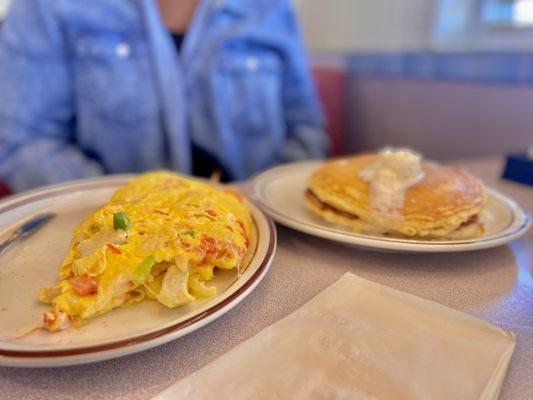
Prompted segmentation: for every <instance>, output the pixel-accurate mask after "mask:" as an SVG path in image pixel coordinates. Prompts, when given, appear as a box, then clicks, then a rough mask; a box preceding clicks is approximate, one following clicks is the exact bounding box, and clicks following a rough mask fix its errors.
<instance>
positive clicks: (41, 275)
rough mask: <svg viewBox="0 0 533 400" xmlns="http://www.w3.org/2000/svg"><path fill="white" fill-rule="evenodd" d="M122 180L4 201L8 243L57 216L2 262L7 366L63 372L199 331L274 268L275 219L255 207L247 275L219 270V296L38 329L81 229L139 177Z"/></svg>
mask: <svg viewBox="0 0 533 400" xmlns="http://www.w3.org/2000/svg"><path fill="white" fill-rule="evenodd" d="M131 177H132V176H131V175H115V176H108V177H101V178H95V179H88V180H82V181H74V182H70V183H66V184H60V185H55V186H50V187H46V188H42V189H38V190H34V191H31V192H27V193H23V194H21V195H18V196H14V197H11V198H8V199H6V200H4V201H2V202H0V242H2V241H3V240H4V239H6V238H7V236H9V234H10V232H11V231H12V230H13V228H14V227H15V226H18V225H19V224H20V223H21V221H24V220H27V219H28V218H31V217H32V216H33V215H35V214H37V213H40V212H45V211H46V212H54V213H56V214H57V216H56V217H55V218H53V219H52V220H51V221H49V222H48V223H47V224H46V225H44V226H43V227H42V228H41V229H39V230H38V231H37V232H35V233H34V234H33V235H31V236H30V237H28V238H26V239H23V240H21V241H20V242H19V243H16V244H14V245H12V246H11V247H10V248H8V250H7V251H6V252H4V253H3V254H2V255H1V256H0V321H1V324H0V365H3V366H13V367H58V366H66V365H76V364H85V363H90V362H95V361H101V360H106V359H111V358H116V357H121V356H125V355H128V354H133V353H137V352H139V351H143V350H146V349H149V348H153V347H156V346H159V345H161V344H164V343H167V342H169V341H171V340H174V339H176V338H178V337H181V336H184V335H186V334H188V333H191V332H193V331H195V330H196V329H199V328H200V327H202V326H204V325H206V324H207V323H209V322H211V321H213V320H215V319H216V318H218V317H220V316H221V315H223V314H224V313H226V312H227V311H229V310H230V309H232V308H233V307H235V306H236V305H237V304H238V303H240V302H241V301H242V300H244V299H245V298H246V296H248V295H249V294H250V293H251V292H252V291H253V290H254V289H255V287H256V286H257V285H258V284H259V282H260V281H261V280H262V279H263V277H264V276H265V274H266V273H267V271H268V270H269V268H270V265H271V263H272V260H273V258H274V253H275V249H276V230H275V227H274V224H273V222H272V220H271V219H270V218H269V217H268V216H266V215H265V214H264V213H263V212H262V211H261V210H260V209H259V208H257V207H256V206H254V205H253V204H252V203H250V208H251V210H252V216H253V220H254V229H253V234H252V238H251V240H250V245H249V247H248V251H247V254H246V256H245V260H244V262H243V265H242V266H241V274H240V275H239V274H238V273H237V271H236V270H218V271H217V273H216V274H215V279H214V280H213V281H212V285H214V286H215V287H216V288H217V295H216V296H215V297H213V298H210V299H200V300H196V301H195V302H193V303H190V304H187V305H184V306H181V307H177V308H174V309H169V308H166V307H164V306H162V305H161V304H159V303H157V302H155V301H144V302H142V303H139V304H136V305H133V306H130V307H126V308H119V309H115V310H113V311H112V312H110V313H108V314H105V315H103V316H100V317H96V318H93V319H91V320H90V321H88V322H87V323H86V324H84V325H83V326H81V327H78V328H69V329H65V330H63V331H60V332H54V333H49V332H45V331H38V330H37V331H36V332H34V333H31V334H28V332H31V331H32V330H33V329H34V328H36V327H38V326H40V325H41V323H42V315H43V312H44V311H47V310H48V306H47V305H44V304H41V303H39V301H38V299H37V295H38V291H39V289H40V288H41V287H46V286H50V285H51V284H53V283H54V282H55V281H56V280H57V270H58V266H59V265H60V263H61V261H62V259H63V257H64V256H65V254H66V253H67V251H68V248H69V244H70V240H71V235H72V232H73V231H74V229H75V227H76V226H77V225H78V224H79V223H80V222H81V221H82V220H83V219H84V218H85V217H86V216H88V215H89V214H90V213H91V212H92V211H94V210H95V209H96V208H98V207H100V206H101V205H103V204H104V203H106V202H107V201H108V200H109V199H110V197H111V196H112V194H113V193H114V191H115V190H116V189H117V188H118V187H120V186H121V185H123V184H124V183H126V182H127V181H128V180H129V179H131Z"/></svg>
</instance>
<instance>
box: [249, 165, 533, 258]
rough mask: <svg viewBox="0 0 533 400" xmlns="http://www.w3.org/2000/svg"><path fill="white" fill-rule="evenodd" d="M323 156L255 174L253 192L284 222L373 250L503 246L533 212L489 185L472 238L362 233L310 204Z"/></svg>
mask: <svg viewBox="0 0 533 400" xmlns="http://www.w3.org/2000/svg"><path fill="white" fill-rule="evenodd" d="M321 164H322V162H320V161H311V162H302V163H294V164H287V165H283V166H280V167H276V168H272V169H270V170H268V171H265V172H263V173H261V174H259V175H258V176H257V177H255V178H254V179H253V181H252V182H251V185H250V190H249V192H250V193H251V195H252V197H253V198H254V199H255V201H256V202H257V204H258V205H260V206H261V208H263V210H265V211H266V212H267V213H268V214H269V215H270V216H271V217H272V218H274V219H275V220H276V221H277V222H279V223H280V224H283V225H286V226H288V227H290V228H293V229H296V230H298V231H300V232H304V233H308V234H310V235H314V236H318V237H321V238H324V239H328V240H332V241H335V242H340V243H345V244H348V245H352V246H356V247H364V248H367V249H372V250H381V251H394V252H419V253H435V252H458V251H468V250H480V249H487V248H490V247H496V246H500V245H502V244H505V243H508V242H510V241H511V240H513V239H516V238H518V237H520V236H522V235H523V234H524V233H525V232H526V231H527V230H528V228H529V226H530V224H531V217H530V215H529V214H528V213H527V211H526V210H524V209H523V208H522V207H520V206H519V205H518V204H517V203H516V202H515V201H514V200H512V199H510V198H509V197H507V196H505V195H503V194H501V193H499V192H497V191H495V190H493V189H487V194H488V203H487V205H486V208H485V210H486V211H487V213H486V214H487V215H486V216H485V217H484V219H483V220H482V222H483V223H484V226H485V233H484V234H483V235H482V236H481V237H478V238H475V239H467V240H414V239H402V238H396V237H395V238H392V237H386V236H378V235H375V236H374V235H362V234H356V233H353V232H352V231H350V230H349V229H347V228H343V227H339V226H336V225H333V224H330V223H328V222H326V221H324V220H322V219H321V218H320V217H318V216H316V215H314V214H313V213H311V211H309V210H308V209H307V206H306V205H305V201H304V192H305V190H306V189H307V182H308V180H309V177H310V176H311V174H312V173H313V172H315V171H316V170H317V168H319V167H320V165H321Z"/></svg>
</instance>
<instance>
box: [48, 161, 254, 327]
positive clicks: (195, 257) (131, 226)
mask: <svg viewBox="0 0 533 400" xmlns="http://www.w3.org/2000/svg"><path fill="white" fill-rule="evenodd" d="M251 226H252V219H251V214H250V210H249V208H248V206H247V205H246V203H245V202H244V201H243V199H242V196H240V195H239V194H238V193H237V192H235V191H232V190H227V191H222V190H219V189H216V188H215V187H213V186H210V185H208V184H205V183H201V182H198V181H194V180H190V179H187V178H184V177H182V176H180V175H178V174H175V173H171V172H164V171H162V172H152V173H148V174H145V175H141V176H140V177H138V178H136V179H134V180H132V181H131V182H130V183H128V184H127V185H125V186H124V187H122V188H120V189H119V190H118V191H117V192H116V193H115V194H114V196H113V198H112V199H111V201H110V202H109V203H108V204H106V205H105V206H103V207H101V208H100V209H98V210H96V211H95V212H94V213H93V214H92V215H90V216H89V217H88V218H87V219H85V220H84V221H83V222H82V223H81V225H80V226H79V227H78V228H77V229H76V231H75V233H74V237H73V239H72V243H71V247H70V251H69V253H68V255H67V256H66V258H65V260H64V261H63V263H62V265H61V267H60V270H59V275H60V278H61V280H60V282H59V283H58V284H56V285H55V286H53V287H50V288H44V289H41V292H40V294H39V299H40V300H41V301H42V302H44V303H47V304H51V305H52V306H51V311H50V312H47V313H45V316H44V325H45V328H46V329H48V330H50V331H55V330H58V329H62V328H65V327H68V326H69V325H70V323H71V322H75V321H79V320H85V319H87V318H91V317H94V316H96V315H101V314H104V313H107V312H109V311H110V310H112V309H114V308H116V307H120V306H122V305H127V304H132V303H137V302H140V301H142V300H144V299H145V298H150V299H154V300H156V301H158V302H160V303H161V304H163V305H165V306H167V307H177V306H180V305H182V304H186V303H190V302H191V301H194V300H195V299H196V298H202V297H211V296H214V295H215V294H216V289H215V288H214V287H210V286H208V285H206V282H208V281H210V280H211V279H213V277H214V273H215V268H221V269H232V268H238V267H239V266H240V265H241V262H242V260H243V258H244V255H245V253H246V250H247V246H248V238H249V235H250V229H251Z"/></svg>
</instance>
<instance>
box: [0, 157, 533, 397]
mask: <svg viewBox="0 0 533 400" xmlns="http://www.w3.org/2000/svg"><path fill="white" fill-rule="evenodd" d="M457 164H459V165H461V166H464V167H466V168H467V169H469V170H470V171H472V172H473V173H474V174H476V175H478V176H480V177H481V178H483V179H484V180H485V182H486V183H487V184H488V185H489V186H492V187H494V188H496V189H498V190H501V191H503V192H505V193H508V194H509V195H511V196H513V197H514V198H515V199H516V200H518V201H519V202H521V203H522V204H524V205H525V206H526V207H528V208H529V210H532V209H533V189H531V188H529V187H527V186H525V185H520V184H515V183H510V182H505V181H501V180H499V179H498V178H497V177H498V176H499V175H500V172H501V164H500V162H499V161H498V160H496V159H482V160H471V161H468V162H458V163H457ZM278 233H279V247H278V251H277V256H276V259H275V261H274V264H273V266H272V269H271V271H270V272H269V274H268V275H267V276H266V278H265V279H264V281H263V282H262V283H261V284H260V285H259V286H258V288H257V289H256V290H255V291H254V292H253V293H252V294H251V295H250V296H249V297H248V298H247V299H246V300H245V301H244V302H243V303H241V304H240V305H239V306H237V307H236V308H235V309H233V310H232V311H230V312H229V313H228V314H226V315H224V316H223V317H221V318H220V319H218V320H217V321H215V322H213V323H211V324H209V325H207V326H205V327H203V328H202V329H200V330H198V331H196V332H194V333H191V334H190V335H188V336H186V337H183V338H181V339H178V340H176V341H174V342H172V343H169V344H166V345H164V346H161V347H159V348H156V349H153V350H148V351H145V352H143V353H139V354H136V355H133V356H128V357H124V358H121V359H116V360H111V361H107V362H102V363H98V364H93V365H86V366H77V367H69V368H58V369H35V370H23V369H14V368H13V369H11V368H0V398H1V399H6V400H7V399H17V400H22V399H39V398H43V399H56V398H57V399H76V400H78V399H83V398H91V399H148V398H150V397H151V396H153V395H155V394H156V393H158V392H159V391H161V390H162V389H164V388H166V387H167V386H169V385H170V384H172V383H173V382H175V381H176V380H178V379H180V378H182V377H184V376H185V375H187V374H189V373H191V372H192V371H194V370H196V369H198V368H200V367H202V366H203V365H205V364H206V363H208V362H209V361H211V360H214V359H215V358H217V357H219V356H220V355H222V354H223V353H224V352H226V351H228V350H229V349H231V348H233V347H234V346H235V345H236V344H238V343H240V342H241V341H243V340H245V339H246V338H249V337H250V336H252V335H254V334H255V333H257V332H258V331H259V330H261V329H262V328H264V327H266V326H268V325H270V324H272V323H274V322H276V321H278V320H279V319H281V318H282V317H284V316H286V315H287V314H289V313H291V312H292V311H294V310H295V309H296V308H298V307H299V306H301V305H302V304H304V303H305V302H306V301H308V300H309V299H311V298H312V297H313V296H315V295H317V294H318V293H319V292H321V291H322V290H323V289H324V288H326V287H327V286H328V285H330V284H332V283H333V282H335V281H336V280H337V279H338V278H339V277H340V276H341V275H342V274H344V273H345V272H346V271H352V272H353V273H355V274H358V275H360V276H362V277H364V278H367V279H370V280H374V281H377V282H380V283H382V284H384V285H388V286H391V287H393V288H396V289H399V290H403V291H406V292H409V293H412V294H415V295H417V296H420V297H424V298H427V299H429V300H433V301H436V302H439V303H441V304H444V305H447V306H449V307H452V308H455V309H457V310H461V311H465V312H467V313H470V314H473V315H476V316H478V317H479V318H482V319H485V320H487V321H490V322H492V323H494V324H496V325H499V326H501V327H503V328H505V329H509V330H512V331H514V332H515V333H516V337H517V346H516V349H515V353H514V355H513V358H512V360H511V364H510V367H509V371H508V376H507V379H506V381H505V384H504V386H503V390H502V393H501V399H504V400H505V399H509V400H511V399H513V400H521V399H524V400H526V399H527V400H530V399H533V375H532V371H533V278H532V275H533V269H532V268H533V266H532V258H533V231H530V232H528V233H527V235H526V236H525V237H524V238H522V239H519V240H516V241H515V242H513V243H511V244H510V245H509V246H503V247H500V248H496V249H492V250H484V251H479V252H471V253H463V254H435V255H401V254H386V253H377V252H371V251H365V250H356V249H353V248H349V247H345V246H342V245H337V244H334V243H330V242H326V241H324V240H321V239H318V238H314V237H311V236H307V235H304V234H301V233H298V232H295V231H292V230H289V229H286V228H283V227H278Z"/></svg>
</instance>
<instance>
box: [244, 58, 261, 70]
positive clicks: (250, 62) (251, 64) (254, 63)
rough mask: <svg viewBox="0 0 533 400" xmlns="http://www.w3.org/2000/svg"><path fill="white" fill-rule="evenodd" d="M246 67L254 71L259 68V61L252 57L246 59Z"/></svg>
mask: <svg viewBox="0 0 533 400" xmlns="http://www.w3.org/2000/svg"><path fill="white" fill-rule="evenodd" d="M246 67H247V68H248V69H249V70H251V71H255V70H256V69H257V68H259V59H258V58H257V57H254V56H250V57H248V58H247V59H246Z"/></svg>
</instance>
